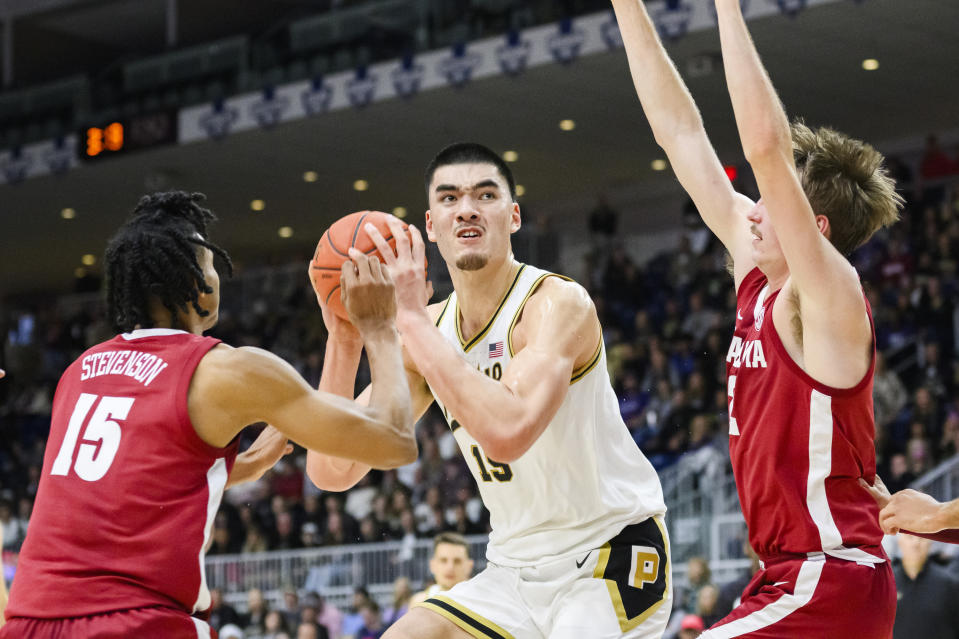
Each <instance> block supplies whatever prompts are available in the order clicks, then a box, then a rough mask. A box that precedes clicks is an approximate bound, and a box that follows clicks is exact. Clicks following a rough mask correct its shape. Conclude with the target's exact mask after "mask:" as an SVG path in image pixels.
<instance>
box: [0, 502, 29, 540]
mask: <svg viewBox="0 0 959 639" xmlns="http://www.w3.org/2000/svg"><path fill="white" fill-rule="evenodd" d="M0 525H2V530H3V549H4V550H12V551H16V550H20V544H22V543H23V538H24V537H25V536H26V534H27V527H26V524H25V523H24V522H23V521H22V520H21V519H20V518H19V517H14V516H13V508H12V506H11V504H10V502H9V501H7V500H6V499H4V500H0Z"/></svg>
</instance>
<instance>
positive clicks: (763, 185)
mask: <svg viewBox="0 0 959 639" xmlns="http://www.w3.org/2000/svg"><path fill="white" fill-rule="evenodd" d="M716 10H717V14H718V16H719V35H720V40H721V42H722V51H723V64H724V66H725V69H726V82H727V84H728V86H729V96H730V98H731V99H732V103H733V111H734V112H735V114H736V125H737V127H738V129H739V137H740V139H741V141H742V145H743V151H744V152H745V155H746V160H748V161H749V164H750V166H752V169H753V172H754V174H755V175H756V182H757V184H758V186H759V192H760V194H761V195H762V199H763V203H764V204H765V206H766V210H767V211H768V214H769V219H770V221H771V223H772V226H773V228H774V229H775V231H776V236H777V237H778V239H779V243H780V246H781V248H782V252H783V255H784V257H785V259H786V264H787V265H788V268H789V276H790V278H791V280H792V283H793V286H795V288H796V290H797V291H798V292H799V300H800V309H801V313H802V321H803V326H804V330H805V331H806V333H807V335H808V334H810V332H811V334H813V335H815V336H816V337H817V338H820V337H821V338H822V339H823V340H832V341H833V343H830V344H828V345H827V347H828V349H829V350H830V351H831V352H832V353H833V354H835V353H840V354H841V355H842V356H845V355H846V354H847V353H846V352H845V351H844V349H846V348H848V345H849V344H853V345H854V347H855V349H856V350H855V353H854V355H855V356H856V359H857V361H858V360H861V359H862V352H864V350H865V343H868V340H869V331H870V329H869V324H868V321H867V319H866V312H865V311H866V307H865V302H864V301H863V297H862V294H861V292H860V286H859V278H858V276H857V275H856V272H855V270H854V269H853V268H852V266H851V265H850V264H849V262H848V261H847V260H846V259H845V258H844V257H843V256H842V255H841V254H840V253H839V251H837V250H836V249H835V247H833V246H832V244H830V243H829V240H828V239H827V238H826V236H825V235H824V234H823V233H824V232H825V231H827V225H828V221H827V220H826V218H825V217H822V218H820V219H818V220H817V218H816V216H815V215H814V212H813V210H812V207H811V206H810V204H809V200H808V199H807V198H806V194H805V193H804V191H803V188H802V184H801V183H800V181H799V176H798V174H797V172H796V163H795V160H794V159H793V146H792V137H791V134H790V129H789V122H788V120H787V118H786V112H785V110H784V109H783V106H782V103H781V102H780V101H779V97H778V96H777V95H776V91H775V89H774V88H773V85H772V82H771V81H770V79H769V76H768V75H767V73H766V70H765V69H764V68H763V65H762V62H761V61H760V59H759V54H758V53H757V52H756V48H755V47H754V45H753V42H752V39H751V38H750V36H749V32H748V30H747V29H746V22H745V20H744V19H743V15H742V10H741V8H740V4H739V0H716ZM821 226H822V228H820V227H821ZM807 302H812V303H807ZM863 372H864V371H863ZM853 377H855V376H853ZM859 377H861V374H860V375H859Z"/></svg>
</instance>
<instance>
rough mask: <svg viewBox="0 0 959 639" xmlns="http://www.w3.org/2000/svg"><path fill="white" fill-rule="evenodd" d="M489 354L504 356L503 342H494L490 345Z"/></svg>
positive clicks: (491, 355)
mask: <svg viewBox="0 0 959 639" xmlns="http://www.w3.org/2000/svg"><path fill="white" fill-rule="evenodd" d="M489 356H490V357H502V356H503V342H493V343H492V344H490V345H489Z"/></svg>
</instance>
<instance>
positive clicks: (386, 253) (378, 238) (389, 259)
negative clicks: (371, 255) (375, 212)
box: [363, 222, 396, 266]
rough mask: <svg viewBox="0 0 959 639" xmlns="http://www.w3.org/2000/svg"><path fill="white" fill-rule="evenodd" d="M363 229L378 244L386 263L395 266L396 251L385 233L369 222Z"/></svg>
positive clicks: (377, 246)
mask: <svg viewBox="0 0 959 639" xmlns="http://www.w3.org/2000/svg"><path fill="white" fill-rule="evenodd" d="M363 230H364V231H366V234H367V235H368V236H369V238H370V239H371V240H373V244H375V245H376V248H377V250H378V251H379V252H380V255H382V256H383V260H384V261H385V262H386V265H387V266H393V265H394V264H396V253H395V252H394V251H393V248H392V247H391V246H390V245H389V244H388V243H387V242H386V240H385V239H384V238H383V234H382V233H380V230H379V229H378V228H376V227H375V226H373V225H372V224H370V223H369V222H367V223H366V224H364V225H363Z"/></svg>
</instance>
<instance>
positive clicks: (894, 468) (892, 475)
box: [885, 453, 916, 494]
mask: <svg viewBox="0 0 959 639" xmlns="http://www.w3.org/2000/svg"><path fill="white" fill-rule="evenodd" d="M885 476H886V477H887V478H888V479H887V481H886V485H887V486H888V487H889V492H891V493H893V494H895V493H897V492H899V491H900V490H903V489H905V488H908V487H909V485H910V484H911V483H912V482H914V481H915V480H916V476H915V475H914V474H912V472H910V470H909V463H908V461H907V460H906V455H905V454H904V453H896V454H895V455H893V456H892V457H890V458H889V471H888V472H887V473H886V475H885Z"/></svg>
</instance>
